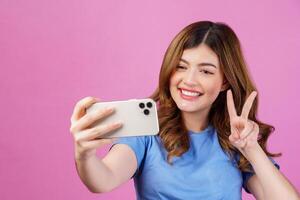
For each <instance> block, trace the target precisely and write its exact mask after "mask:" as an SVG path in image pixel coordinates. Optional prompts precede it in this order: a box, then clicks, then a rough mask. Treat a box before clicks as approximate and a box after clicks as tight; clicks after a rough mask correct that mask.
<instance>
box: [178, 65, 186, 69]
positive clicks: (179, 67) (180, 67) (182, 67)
mask: <svg viewBox="0 0 300 200" xmlns="http://www.w3.org/2000/svg"><path fill="white" fill-rule="evenodd" d="M176 69H186V67H184V66H181V65H177V66H176Z"/></svg>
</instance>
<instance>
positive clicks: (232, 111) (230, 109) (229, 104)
mask: <svg viewBox="0 0 300 200" xmlns="http://www.w3.org/2000/svg"><path fill="white" fill-rule="evenodd" d="M227 109H228V113H229V118H230V119H232V118H234V117H236V116H237V114H236V110H235V105H234V101H233V96H232V92H231V90H228V91H227Z"/></svg>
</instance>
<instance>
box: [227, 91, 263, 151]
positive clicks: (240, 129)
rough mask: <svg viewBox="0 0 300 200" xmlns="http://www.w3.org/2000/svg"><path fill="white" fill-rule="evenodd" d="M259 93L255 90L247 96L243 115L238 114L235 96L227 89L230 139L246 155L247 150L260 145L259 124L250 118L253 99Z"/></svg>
mask: <svg viewBox="0 0 300 200" xmlns="http://www.w3.org/2000/svg"><path fill="white" fill-rule="evenodd" d="M256 95H257V92H256V91H253V92H252V93H251V94H250V95H249V97H248V98H247V100H246V102H245V104H244V106H243V109H242V114H241V116H238V115H237V113H236V109H235V106H234V101H233V96H232V92H231V90H228V91H227V108H228V113H229V118H230V131H231V134H230V136H229V141H230V142H231V144H232V145H233V146H234V147H236V148H237V149H238V150H239V151H240V152H241V153H242V154H243V155H244V156H245V155H246V154H247V153H246V152H247V151H248V150H250V149H252V148H253V147H256V146H257V145H258V142H257V138H258V133H259V126H258V124H257V123H255V122H254V121H251V120H249V119H248V115H249V112H250V110H251V107H252V104H253V101H254V99H255V97H256Z"/></svg>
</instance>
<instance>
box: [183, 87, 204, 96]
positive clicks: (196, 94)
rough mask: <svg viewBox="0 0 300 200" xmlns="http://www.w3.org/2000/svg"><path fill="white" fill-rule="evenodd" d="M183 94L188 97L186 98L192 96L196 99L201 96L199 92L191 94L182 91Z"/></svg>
mask: <svg viewBox="0 0 300 200" xmlns="http://www.w3.org/2000/svg"><path fill="white" fill-rule="evenodd" d="M181 92H182V94H184V95H186V96H192V97H196V96H199V95H200V93H199V92H190V91H186V90H183V89H181Z"/></svg>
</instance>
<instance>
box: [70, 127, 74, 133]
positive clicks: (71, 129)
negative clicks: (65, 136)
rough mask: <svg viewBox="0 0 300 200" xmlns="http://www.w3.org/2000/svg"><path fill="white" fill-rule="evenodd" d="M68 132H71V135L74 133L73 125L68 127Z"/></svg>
mask: <svg viewBox="0 0 300 200" xmlns="http://www.w3.org/2000/svg"><path fill="white" fill-rule="evenodd" d="M70 132H71V133H74V132H75V127H74V126H73V125H72V126H71V127H70Z"/></svg>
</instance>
